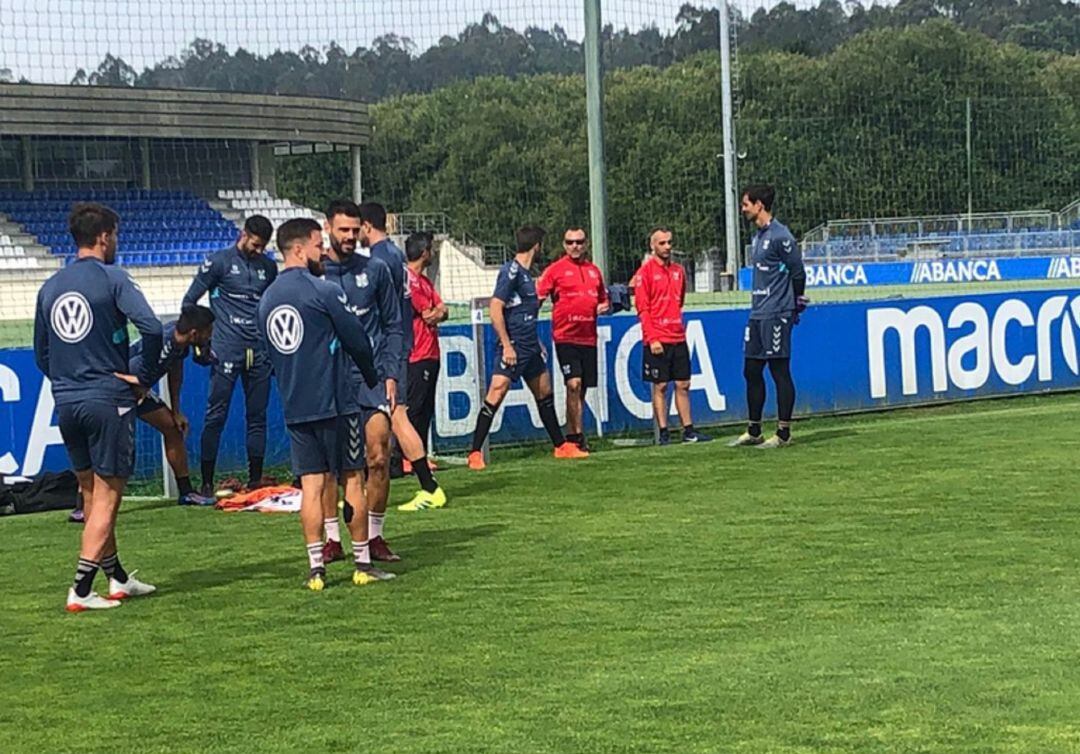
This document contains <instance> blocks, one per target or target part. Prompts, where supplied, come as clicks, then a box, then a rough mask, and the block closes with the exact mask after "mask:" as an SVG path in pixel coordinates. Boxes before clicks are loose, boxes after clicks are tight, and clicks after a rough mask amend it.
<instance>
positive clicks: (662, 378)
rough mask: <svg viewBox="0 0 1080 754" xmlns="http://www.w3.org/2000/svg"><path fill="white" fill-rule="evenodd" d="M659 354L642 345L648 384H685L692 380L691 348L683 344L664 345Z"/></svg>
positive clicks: (646, 344)
mask: <svg viewBox="0 0 1080 754" xmlns="http://www.w3.org/2000/svg"><path fill="white" fill-rule="evenodd" d="M663 346H664V350H663V351H662V352H660V353H659V354H655V353H653V352H652V349H651V348H649V344H648V343H642V345H641V347H642V349H643V350H642V356H641V367H642V370H641V371H642V376H643V378H644V379H645V381H646V382H671V381H672V380H675V381H676V382H684V381H686V380H688V379H690V347H689V346H688V345H687V344H686V341H683V342H682V343H664V344H663Z"/></svg>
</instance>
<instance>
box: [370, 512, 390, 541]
mask: <svg viewBox="0 0 1080 754" xmlns="http://www.w3.org/2000/svg"><path fill="white" fill-rule="evenodd" d="M385 518H386V514H385V513H369V514H367V528H368V538H370V539H375V537H381V536H382V525H383V519H385Z"/></svg>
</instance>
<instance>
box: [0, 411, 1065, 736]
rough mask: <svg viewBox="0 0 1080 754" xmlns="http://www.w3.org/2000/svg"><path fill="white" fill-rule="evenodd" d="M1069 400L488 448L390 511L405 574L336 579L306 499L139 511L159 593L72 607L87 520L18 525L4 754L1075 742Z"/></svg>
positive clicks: (5, 641)
mask: <svg viewBox="0 0 1080 754" xmlns="http://www.w3.org/2000/svg"><path fill="white" fill-rule="evenodd" d="M1078 409H1080V396H1076V395H1065V396H1055V397H1038V398H1024V399H1014V400H1005V401H993V402H983V403H978V404H969V405H966V406H959V407H946V408H936V409H926V410H918V411H905V412H897V413H893V414H888V415H876V416H861V417H847V418H837V419H827V420H814V421H807V422H802V423H800V424H799V426H798V428H797V438H798V445H797V446H795V447H792V448H790V449H787V450H783V451H777V452H773V453H763V452H760V451H755V450H749V449H740V450H735V449H729V448H727V447H724V446H722V445H721V443H719V442H715V443H712V444H709V445H699V446H687V447H679V446H673V447H669V448H666V449H660V448H633V449H608V450H606V451H604V452H598V453H595V454H594V456H593V457H592V458H590V459H588V460H587V461H584V462H581V463H579V464H568V463H560V462H556V461H555V460H553V459H550V458H548V457H546V456H545V455H541V454H540V452H539V451H535V452H532V453H531V454H522V453H517V454H515V453H513V452H501V453H500V452H499V451H498V450H496V451H495V456H494V462H493V465H492V466H491V467H490V468H489V469H488V471H486V472H484V473H472V472H468V471H466V470H464V469H453V470H448V471H446V472H444V473H443V475H442V478H443V483H444V485H445V486H446V488H447V489H448V490H449V491H450V493H451V495H452V503H451V507H449V508H447V509H446V510H443V511H435V512H428V513H424V514H412V515H408V514H400V513H396V512H392V513H391V515H390V516H389V518H388V524H387V534H388V535H389V537H390V540H391V542H392V543H393V544H394V545H395V546H396V547H397V548H398V549H399V550H400V551H401V553H402V554H403V556H404V557H405V561H404V562H403V563H401V564H399V565H398V566H397V567H395V568H394V570H396V571H398V572H399V573H400V574H401V577H400V578H399V579H397V580H396V581H394V582H392V583H387V584H377V585H373V586H368V587H362V588H357V587H353V586H352V585H351V583H350V582H349V581H348V576H349V573H350V568H349V567H348V566H347V565H345V564H334V565H333V566H331V567H330V575H329V586H328V588H327V590H326V591H325V592H323V593H321V594H312V593H309V592H306V591H304V590H303V589H302V588H301V581H302V577H303V575H304V572H305V570H306V562H305V559H304V551H303V547H302V545H301V542H300V532H299V523H298V521H297V519H296V517H293V516H283V517H275V516H267V515H253V514H224V513H218V512H214V511H208V510H191V509H180V508H177V507H175V506H173V505H172V504H169V503H164V502H161V503H134V504H130V505H127V506H126V507H125V509H124V511H123V512H122V514H121V516H120V524H119V526H120V528H119V536H120V542H121V554H122V555H123V558H124V561H125V564H126V565H127V567H128V568H139V569H141V571H140V574H141V576H143V577H145V578H146V579H148V580H150V581H152V582H155V583H157V585H158V586H159V588H160V592H159V593H158V594H157V595H155V596H153V597H150V598H147V599H144V600H142V601H137V602H133V603H130V604H126V605H124V606H122V607H121V608H119V609H117V610H113V611H110V612H107V613H101V614H83V615H67V614H66V613H64V611H63V609H62V603H63V597H64V592H65V590H66V589H67V586H68V583H69V580H70V577H71V575H72V572H73V569H74V566H75V558H76V542H77V530H76V528H75V527H74V526H70V525H68V524H66V523H65V522H64V518H65V516H64V515H63V514H61V513H52V514H41V515H37V516H26V517H13V518H8V519H0V542H2V545H0V573H2V574H3V578H2V579H0V608H2V611H3V613H2V615H3V617H2V618H0V751H2V752H7V753H9V754H14V753H16V752H33V753H34V754H40V753H41V752H61V751H64V752H138V753H139V754H150V753H151V752H276V751H282V752H284V751H310V752H315V751H325V752H348V751H385V752H393V753H394V754H408V753H411V752H426V753H431V752H791V753H794V752H877V751H882V752H1040V753H1045V752H1066V751H1077V750H1080V671H1078V670H1077V668H1078V664H1080V663H1078V660H1080V628H1078V627H1080V599H1078V595H1080V570H1078V563H1080V516H1078V515H1077V507H1076V506H1077V498H1076V494H1077V493H1076V490H1077V489H1078V487H1080V469H1078V466H1077V463H1076V459H1077V458H1078V457H1080V434H1078V433H1077V431H1076V416H1077V415H1078V413H1077V412H1078ZM413 489H414V485H413V483H412V482H407V483H402V484H395V488H394V492H393V498H394V500H395V502H401V501H403V500H405V499H407V498H408V496H409V495H410V494H411V492H412V491H413ZM99 578H100V577H99ZM99 583H100V582H99Z"/></svg>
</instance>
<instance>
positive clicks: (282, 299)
mask: <svg viewBox="0 0 1080 754" xmlns="http://www.w3.org/2000/svg"><path fill="white" fill-rule="evenodd" d="M277 240H278V249H279V250H280V251H281V254H282V256H284V258H285V270H284V272H282V274H281V276H280V277H279V278H278V279H277V280H276V281H275V282H274V283H273V284H272V285H271V286H270V287H269V288H267V289H266V292H265V293H264V294H263V296H262V299H261V300H260V301H259V310H258V320H257V321H258V328H259V332H260V334H261V335H262V336H263V337H264V338H265V339H266V342H267V344H268V348H267V353H268V355H269V358H270V361H271V363H272V364H273V368H274V373H275V374H276V375H277V382H278V390H279V392H280V393H281V403H282V408H283V411H284V414H285V425H286V428H287V429H288V432H289V444H290V455H291V458H292V470H293V474H295V475H296V476H298V477H300V486H301V503H300V522H301V525H302V526H303V531H304V541H305V544H306V546H307V553H308V568H309V570H308V577H307V580H306V581H305V586H306V587H307V588H308V589H310V590H311V591H313V592H319V591H322V589H323V587H324V585H325V577H326V564H325V562H324V560H323V541H322V533H323V509H322V501H323V498H324V495H325V491H326V488H327V487H328V486H332V485H334V484H335V477H336V475H337V474H338V472H339V470H340V456H341V439H340V425H341V419H340V417H341V415H342V411H341V408H340V406H341V405H342V400H343V399H342V395H341V387H342V386H343V385H344V384H345V383H346V379H345V375H344V374H343V372H344V369H343V367H344V366H345V364H344V362H343V361H342V360H339V359H337V358H335V357H334V356H333V354H334V353H335V352H336V351H337V349H339V348H342V349H344V350H345V353H347V354H348V356H349V358H350V359H351V360H352V362H353V364H355V366H356V367H357V369H358V370H359V372H360V374H361V375H363V381H364V384H365V385H366V386H368V387H371V388H373V387H375V386H376V385H377V384H379V377H378V372H377V370H376V369H375V362H374V355H373V354H372V350H371V344H370V342H369V341H368V337H367V335H366V334H365V333H364V328H363V326H362V325H361V324H360V320H359V319H358V318H357V317H356V315H355V314H353V312H351V311H350V310H349V306H348V303H347V299H346V297H345V294H344V293H343V292H342V291H341V289H340V288H338V287H337V286H335V285H333V284H331V283H328V282H326V281H325V280H321V279H319V278H318V277H316V276H317V275H321V274H322V273H323V268H322V263H321V262H320V260H321V258H322V253H323V238H322V228H320V227H319V224H318V223H317V222H315V221H314V220H310V219H307V218H296V219H293V220H289V221H287V222H285V223H283V224H282V225H281V227H280V228H278V234H277ZM350 526H351V527H353V528H352V529H351V531H350V534H351V535H352V537H353V541H354V542H359V541H362V540H363V539H364V537H365V534H366V532H364V531H362V530H361V529H360V527H359V519H358V517H353V518H352V521H350ZM353 581H354V583H357V584H365V583H369V576H368V575H367V574H364V573H363V572H362V570H361V569H360V568H359V567H358V568H357V571H356V573H355V574H354V576H353Z"/></svg>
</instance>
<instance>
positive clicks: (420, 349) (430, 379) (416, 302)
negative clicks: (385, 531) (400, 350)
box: [398, 232, 450, 510]
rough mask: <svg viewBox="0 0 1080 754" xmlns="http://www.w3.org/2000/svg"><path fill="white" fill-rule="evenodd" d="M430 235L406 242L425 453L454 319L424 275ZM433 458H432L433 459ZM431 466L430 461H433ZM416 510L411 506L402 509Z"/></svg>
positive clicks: (413, 414)
mask: <svg viewBox="0 0 1080 754" xmlns="http://www.w3.org/2000/svg"><path fill="white" fill-rule="evenodd" d="M433 242H434V237H433V236H432V235H431V234H430V233H425V232H421V233H413V234H412V235H411V236H409V238H408V239H407V240H406V241H405V256H406V258H407V259H408V265H409V266H408V273H409V292H410V299H411V301H412V308H413V348H412V353H410V354H409V379H408V383H409V395H408V396H407V402H408V414H409V422H410V423H411V424H412V425H413V427H414V428H415V429H416V433H417V434H418V435H419V436H420V441H421V442H422V443H423V444H424V452H425V453H426V452H427V450H428V447H427V443H428V431H429V430H430V428H431V420H432V417H434V416H435V386H436V384H437V383H438V381H439V369H440V362H439V323H440V322H445V321H446V319H447V317H449V316H450V311H449V309H447V308H446V304H444V303H443V300H442V298H441V297H440V296H439V292H438V291H436V290H435V285H434V284H433V283H432V282H431V280H429V279H428V277H427V275H425V274H424V271H425V270H427V268H428V267H430V266H431V262H432V243H433ZM429 458H430V457H429ZM429 463H430V461H429ZM398 507H399V509H401V510H412V508H411V507H410V503H406V504H405V505H402V506H398Z"/></svg>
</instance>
